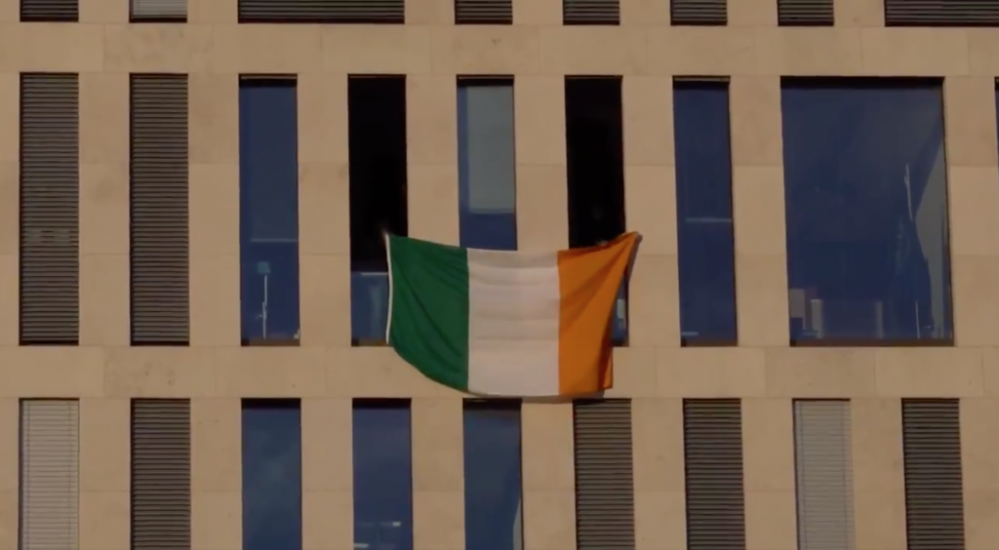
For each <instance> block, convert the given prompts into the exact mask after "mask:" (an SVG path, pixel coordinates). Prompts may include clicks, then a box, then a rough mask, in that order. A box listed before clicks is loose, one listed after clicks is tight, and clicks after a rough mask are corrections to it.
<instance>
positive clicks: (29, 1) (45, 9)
mask: <svg viewBox="0 0 999 550" xmlns="http://www.w3.org/2000/svg"><path fill="white" fill-rule="evenodd" d="M79 20H80V0H21V22H22V23H76V22H78V21H79Z"/></svg>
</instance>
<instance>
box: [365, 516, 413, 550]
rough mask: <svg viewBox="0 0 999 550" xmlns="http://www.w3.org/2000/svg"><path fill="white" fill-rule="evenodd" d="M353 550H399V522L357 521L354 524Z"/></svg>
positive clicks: (400, 523) (400, 526)
mask: <svg viewBox="0 0 999 550" xmlns="http://www.w3.org/2000/svg"><path fill="white" fill-rule="evenodd" d="M354 525H355V529H356V532H355V533H354V539H355V542H354V549H355V550H401V547H400V546H399V543H400V542H401V530H402V529H403V522H401V521H359V522H356V523H355V524H354Z"/></svg>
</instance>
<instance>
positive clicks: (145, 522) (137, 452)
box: [131, 399, 191, 550]
mask: <svg viewBox="0 0 999 550" xmlns="http://www.w3.org/2000/svg"><path fill="white" fill-rule="evenodd" d="M131 500H132V530H131V534H132V548H133V549H134V550H151V549H155V548H190V547H191V400H190V399H133V400H132V499H131Z"/></svg>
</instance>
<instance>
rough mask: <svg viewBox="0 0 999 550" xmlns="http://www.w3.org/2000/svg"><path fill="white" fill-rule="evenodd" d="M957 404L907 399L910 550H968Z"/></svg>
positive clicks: (904, 421)
mask: <svg viewBox="0 0 999 550" xmlns="http://www.w3.org/2000/svg"><path fill="white" fill-rule="evenodd" d="M959 407H960V405H959V402H958V400H957V399H903V400H902V440H903V444H902V448H903V452H904V461H905V516H906V521H905V523H906V535H907V538H908V542H909V544H908V547H909V550H963V549H964V496H963V487H962V479H961V420H960V410H959Z"/></svg>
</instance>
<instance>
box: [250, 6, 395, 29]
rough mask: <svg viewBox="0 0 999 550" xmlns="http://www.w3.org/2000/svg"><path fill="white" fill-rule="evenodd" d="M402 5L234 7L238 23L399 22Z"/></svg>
mask: <svg viewBox="0 0 999 550" xmlns="http://www.w3.org/2000/svg"><path fill="white" fill-rule="evenodd" d="M410 1H412V0H410ZM405 4H406V2H405V0H374V1H372V0H366V1H361V2H358V1H357V0H324V1H321V2H316V1H315V0H238V6H239V7H238V10H239V22H240V23H286V24H288V23H290V24H295V23H298V24H327V25H349V24H359V25H364V24H373V25H391V24H395V25H402V24H403V23H404V22H405V19H406V5H405Z"/></svg>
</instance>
